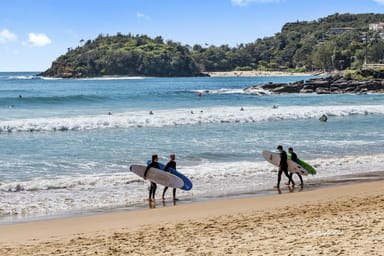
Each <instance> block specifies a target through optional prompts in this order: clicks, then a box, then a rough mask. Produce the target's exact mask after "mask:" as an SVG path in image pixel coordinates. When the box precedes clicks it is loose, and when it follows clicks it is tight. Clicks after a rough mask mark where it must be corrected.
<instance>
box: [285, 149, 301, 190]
mask: <svg viewBox="0 0 384 256" xmlns="http://www.w3.org/2000/svg"><path fill="white" fill-rule="evenodd" d="M288 153H289V154H291V160H292V161H293V162H295V163H298V164H299V158H298V157H297V154H296V153H295V152H294V151H293V148H288ZM296 174H297V176H299V179H300V182H301V183H300V186H304V182H303V177H301V175H300V173H298V172H297V173H296ZM289 176H290V177H291V179H290V181H291V180H292V181H293V179H292V176H293V172H291V174H290V175H289ZM290 181H288V184H287V185H288V186H289V184H290Z"/></svg>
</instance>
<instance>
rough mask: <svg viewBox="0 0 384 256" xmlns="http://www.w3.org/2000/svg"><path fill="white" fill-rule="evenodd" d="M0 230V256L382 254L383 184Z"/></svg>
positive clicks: (6, 227) (31, 223)
mask: <svg viewBox="0 0 384 256" xmlns="http://www.w3.org/2000/svg"><path fill="white" fill-rule="evenodd" d="M281 192H282V193H281V194H275V195H266V196H259V197H247V198H237V199H223V200H215V201H206V202H196V203H190V204H179V205H176V206H172V207H164V208H156V209H146V210H139V211H127V212H115V213H108V214H100V215H94V216H83V217H73V218H61V219H56V220H45V221H36V222H29V223H19V224H12V225H1V226H0V255H11V256H12V255H229V254H232V255H383V254H384V249H382V244H383V242H384V210H383V206H384V182H383V181H370V182H367V181H365V182H359V183H354V184H348V185H338V186H331V187H323V188H319V189H315V190H303V191H302V192H299V193H290V192H289V190H288V189H287V188H286V187H282V191H281Z"/></svg>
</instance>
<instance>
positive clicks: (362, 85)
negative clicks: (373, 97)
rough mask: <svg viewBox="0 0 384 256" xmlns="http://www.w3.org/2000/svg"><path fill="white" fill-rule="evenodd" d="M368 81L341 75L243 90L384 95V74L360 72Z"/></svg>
mask: <svg viewBox="0 0 384 256" xmlns="http://www.w3.org/2000/svg"><path fill="white" fill-rule="evenodd" d="M360 72H362V74H363V73H364V74H365V75H367V74H368V75H367V77H370V79H364V80H357V79H347V78H345V77H343V76H341V75H334V76H328V77H322V78H313V79H309V80H306V81H304V80H300V81H297V82H294V83H268V84H261V85H254V86H251V87H247V88H245V89H244V90H245V91H247V92H249V93H252V91H257V92H260V91H262V90H264V91H267V92H269V93H272V94H281V93H316V94H342V93H356V94H362V93H368V92H369V93H384V72H379V71H378V72H375V75H372V72H368V71H366V70H362V71H360Z"/></svg>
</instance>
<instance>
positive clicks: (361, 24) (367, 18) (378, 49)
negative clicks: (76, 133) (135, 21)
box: [40, 13, 384, 78]
mask: <svg viewBox="0 0 384 256" xmlns="http://www.w3.org/2000/svg"><path fill="white" fill-rule="evenodd" d="M382 22H384V14H372V13H371V14H338V13H336V14H333V15H330V16H327V17H325V18H320V19H318V20H315V21H296V22H290V23H286V24H285V25H284V26H283V27H282V29H281V31H280V32H278V33H276V34H275V35H274V36H272V37H266V38H262V39H257V40H256V41H255V42H252V43H245V44H240V45H237V46H236V47H230V46H228V45H221V46H213V45H211V46H206V47H203V46H201V45H198V44H196V45H194V46H189V45H182V44H180V43H176V42H173V41H170V40H169V41H166V42H164V40H163V38H162V37H160V36H158V37H156V38H150V37H148V36H146V35H135V36H134V35H131V34H128V35H123V34H121V33H118V34H117V35H114V36H108V35H106V36H105V35H99V36H98V37H97V38H96V39H94V40H88V41H86V42H85V41H84V40H81V42H80V44H81V45H80V46H78V47H77V48H75V49H72V48H69V49H68V52H67V53H66V54H64V55H62V56H60V57H58V58H57V59H56V60H55V61H54V62H53V63H52V66H51V67H50V68H49V69H48V70H46V71H45V72H43V73H41V74H40V75H43V76H49V77H67V78H72V77H74V78H76V77H97V76H105V75H122V76H157V77H176V76H198V75H201V74H202V73H203V72H215V71H232V70H239V71H240V70H290V71H314V70H327V71H330V70H345V69H358V68H360V67H361V66H362V65H363V64H364V63H383V62H384V40H383V38H384V26H381V25H380V24H382Z"/></svg>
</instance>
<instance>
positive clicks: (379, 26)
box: [369, 22, 384, 32]
mask: <svg viewBox="0 0 384 256" xmlns="http://www.w3.org/2000/svg"><path fill="white" fill-rule="evenodd" d="M369 30H372V31H376V32H383V31H384V23H383V22H381V23H371V24H369Z"/></svg>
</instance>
